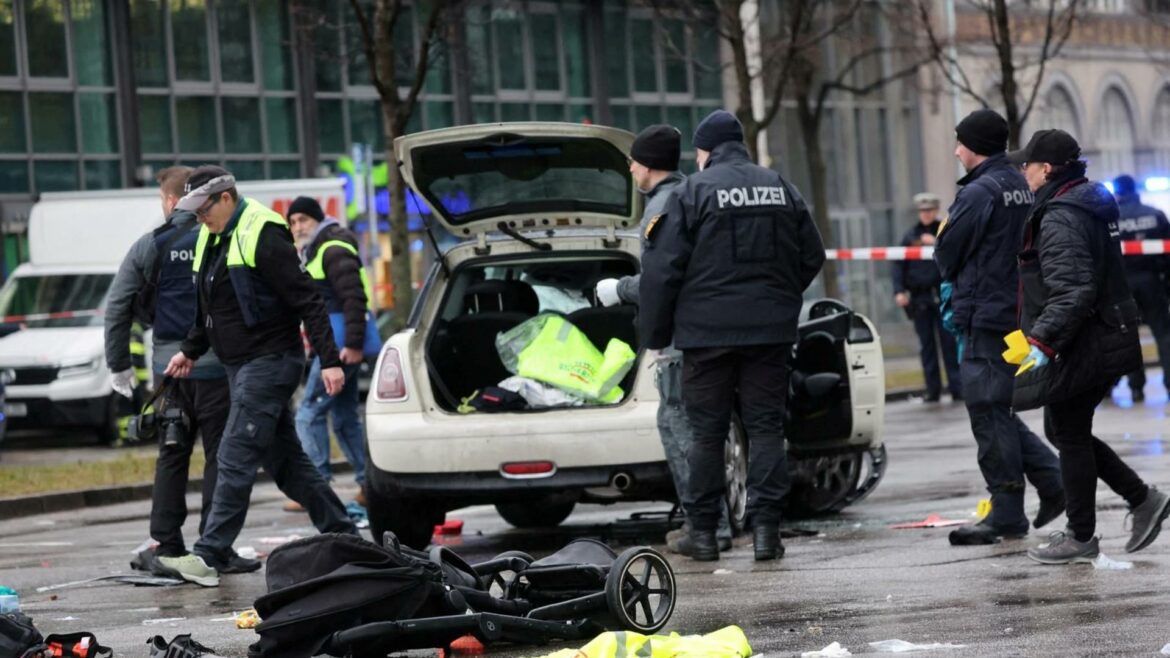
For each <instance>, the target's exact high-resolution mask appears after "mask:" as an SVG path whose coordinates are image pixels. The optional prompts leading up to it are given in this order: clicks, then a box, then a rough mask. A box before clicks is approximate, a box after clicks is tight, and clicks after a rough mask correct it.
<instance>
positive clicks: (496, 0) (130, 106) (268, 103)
mask: <svg viewBox="0 0 1170 658" xmlns="http://www.w3.org/2000/svg"><path fill="white" fill-rule="evenodd" d="M293 5H294V3H291V2H290V0H230V1H229V0H0V204H3V206H4V208H5V210H4V214H5V215H6V216H10V215H11V213H10V212H9V210H8V208H9V207H10V206H13V205H17V206H20V205H21V204H23V207H25V208H27V204H28V203H29V202H31V200H32V199H33V198H35V195H36V194H38V193H41V192H47V191H58V190H94V189H108V188H119V187H128V186H133V185H136V184H140V183H142V182H146V183H147V184H151V180H150V175H151V174H152V173H153V172H154V171H157V170H158V169H160V168H162V167H165V166H168V165H170V164H174V163H184V164H198V163H206V162H214V163H219V164H223V165H225V166H228V167H230V168H232V169H233V170H234V171H235V172H236V173H237V174H238V175H239V177H240V178H244V179H263V178H288V177H300V176H314V175H317V174H318V173H319V172H320V171H321V170H322V169H323V168H324V167H329V166H331V165H332V164H333V163H334V162H335V161H336V160H337V158H339V157H342V156H345V155H348V154H349V152H350V149H351V146H352V145H353V144H354V143H357V142H364V143H369V144H372V145H374V146H375V147H376V148H377V149H384V148H385V146H386V135H385V133H386V131H385V125H384V122H383V116H382V112H381V106H380V104H379V103H378V101H377V93H376V91H375V89H374V86H373V84H372V83H371V81H370V78H369V68H368V63H367V61H366V59H367V58H366V55H365V51H364V49H363V47H362V39H361V33H360V30H359V28H358V24H357V22H356V20H355V16H354V14H353V8H352V6H351V4H350V2H349V1H348V0H298V2H297V3H295V5H296V6H295V8H294V6H293ZM363 6H364V7H365V8H366V9H367V11H368V12H369V13H368V14H367V15H368V16H369V17H370V18H371V19H372V7H373V2H372V1H370V0H365V1H364V3H363ZM462 11H463V14H462V20H460V21H458V23H457V25H455V26H452V27H450V28H448V29H446V30H444V38H443V39H442V40H440V41H438V42H436V43H434V44H432V48H431V62H432V63H431V66H430V67H429V70H428V72H427V73H426V79H425V83H424V85H423V92H422V95H421V97H420V98H419V103H418V105H417V108H416V110H415V112H414V114H413V116H412V117H411V119H410V121H409V122H408V125H407V130H408V131H416V130H427V129H433V128H443V127H448V126H453V125H457V124H460V123H474V122H490V121H530V120H538V121H570V122H590V123H609V124H612V125H617V126H619V127H622V128H626V129H630V130H636V129H638V128H640V127H642V126H644V125H647V124H648V123H654V122H661V121H670V122H673V123H675V124H677V125H679V126H680V127H681V128H682V129H683V132H684V134H687V136H688V137H689V132H690V129H691V128H692V127H693V125H694V123H695V121H696V120H697V119H698V118H701V117H702V116H703V115H704V114H706V113H707V112H709V111H710V110H711V109H713V108H715V107H717V106H718V105H719V104H720V102H721V98H722V87H721V85H720V83H719V76H718V75H717V73H716V74H713V73H712V72H713V71H714V72H717V71H719V69H720V65H719V64H718V62H712V64H711V66H710V67H700V66H696V65H695V64H694V63H693V62H692V60H693V59H694V57H695V56H700V55H709V56H715V57H717V54H718V52H719V49H718V37H717V36H716V35H715V34H713V33H711V34H707V35H702V34H698V33H696V32H695V31H694V30H693V29H692V28H691V27H689V26H687V25H686V24H684V23H683V22H681V21H679V22H673V23H672V22H667V23H665V24H663V23H662V22H661V21H658V20H656V17H655V15H654V12H653V10H651V9H647V8H643V7H642V6H641V5H640V4H638V3H633V2H619V1H614V0H559V1H552V0H549V1H536V0H529V1H521V2H515V1H512V0H509V1H504V0H472V1H471V2H468V3H465V4H463V5H462ZM426 19H427V10H426V8H425V5H417V8H416V5H415V4H414V3H408V6H407V7H406V8H405V9H404V11H403V12H402V14H401V15H400V16H399V18H398V20H397V22H396V24H395V40H396V42H397V43H398V44H399V47H398V52H397V55H396V58H395V64H396V67H397V76H396V77H397V83H398V84H399V86H400V87H401V89H402V91H403V93H404V94H405V91H406V88H407V87H408V86H409V85H410V83H411V81H412V79H413V76H414V72H415V65H416V61H417V60H416V58H417V56H418V52H419V48H420V43H419V39H420V34H421V32H422V31H423V29H424V21H425V20H426ZM306 106H307V107H308V108H309V109H310V110H311V111H307V110H306ZM687 148H688V150H689V145H688V147H687ZM684 157H687V158H690V157H691V154H690V153H688V154H687V155H686V156H684ZM11 202H16V203H15V204H13V203H11Z"/></svg>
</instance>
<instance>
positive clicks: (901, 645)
mask: <svg viewBox="0 0 1170 658" xmlns="http://www.w3.org/2000/svg"><path fill="white" fill-rule="evenodd" d="M869 646H871V647H873V648H874V650H875V651H877V652H878V653H910V652H911V651H938V650H940V649H964V648H966V646H967V645H965V644H950V643H949V642H948V643H946V644H943V643H941V642H935V643H933V644H914V643H913V642H907V641H905V640H882V641H881V642H870V643H869Z"/></svg>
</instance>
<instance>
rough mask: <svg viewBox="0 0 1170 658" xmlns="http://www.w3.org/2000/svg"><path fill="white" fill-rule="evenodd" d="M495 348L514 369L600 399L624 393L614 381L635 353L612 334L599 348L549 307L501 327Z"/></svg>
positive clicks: (630, 364)
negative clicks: (543, 312)
mask: <svg viewBox="0 0 1170 658" xmlns="http://www.w3.org/2000/svg"><path fill="white" fill-rule="evenodd" d="M496 349H497V350H498V351H499V353H500V358H501V359H502V360H503V362H504V366H505V367H506V368H508V370H510V371H512V372H514V373H516V374H517V375H520V376H521V377H528V378H529V379H535V380H536V381H539V382H544V383H545V384H549V385H552V386H556V387H557V388H560V389H563V390H566V391H569V392H572V393H576V394H578V395H580V396H582V397H584V398H586V399H588V400H593V401H595V402H602V403H605V404H612V403H614V402H619V401H621V399H622V397H623V396H624V395H625V393H624V392H623V391H622V389H621V388H620V387H619V386H618V383H619V382H621V380H622V377H625V376H626V373H627V372H629V371H630V368H631V367H633V365H634V358H635V356H636V355H635V354H634V351H633V350H632V349H630V346H629V345H627V344H626V343H624V342H622V341H620V340H618V339H616V338H611V339H610V341H609V344H608V345H606V347H605V354H602V353H601V352H599V351H598V350H597V348H596V347H595V346H594V345H593V343H591V342H590V341H589V338H588V337H587V336H586V335H585V334H584V332H582V331H581V330H580V329H578V328H577V327H575V326H573V324H572V323H570V322H569V321H568V320H566V319H565V318H563V317H561V316H559V315H554V314H551V313H545V314H541V315H538V316H536V317H534V318H532V319H530V320H525V321H524V322H521V323H520V324H519V325H517V326H516V327H514V328H513V329H510V330H508V331H505V332H503V333H501V334H500V335H499V336H497V337H496Z"/></svg>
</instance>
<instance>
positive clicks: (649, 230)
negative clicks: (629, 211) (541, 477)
mask: <svg viewBox="0 0 1170 658" xmlns="http://www.w3.org/2000/svg"><path fill="white" fill-rule="evenodd" d="M660 219H662V215H654V216H653V217H651V218H650V221H649V222H646V230H645V231H644V232H643V233H642V237H644V238H646V239H647V240H649V239H650V236H652V235H654V229H656V228H658V220H660Z"/></svg>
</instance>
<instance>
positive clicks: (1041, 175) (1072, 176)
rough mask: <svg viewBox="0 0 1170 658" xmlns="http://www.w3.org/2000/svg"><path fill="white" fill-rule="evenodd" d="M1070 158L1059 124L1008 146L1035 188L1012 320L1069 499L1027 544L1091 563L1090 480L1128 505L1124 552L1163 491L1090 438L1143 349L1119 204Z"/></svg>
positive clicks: (1165, 503) (1076, 155) (1156, 510)
mask: <svg viewBox="0 0 1170 658" xmlns="http://www.w3.org/2000/svg"><path fill="white" fill-rule="evenodd" d="M1080 156H1081V147H1080V145H1079V144H1077V141H1076V140H1075V139H1073V137H1072V136H1071V135H1069V134H1068V133H1066V132H1064V131H1063V130H1041V131H1038V132H1037V133H1036V134H1034V135H1033V136H1032V139H1031V140H1030V141H1029V142H1028V145H1027V146H1026V147H1024V148H1023V149H1021V150H1019V151H1015V152H1013V153H1012V154H1011V155H1010V158H1011V160H1012V162H1013V163H1016V164H1022V165H1024V176H1025V177H1026V178H1027V181H1028V186H1029V187H1030V188H1031V189H1032V191H1033V192H1035V193H1036V204H1035V207H1034V208H1033V210H1032V213H1031V216H1030V217H1029V218H1028V223H1027V226H1026V229H1025V232H1024V234H1023V235H1024V242H1023V250H1022V251H1021V252H1020V254H1019V262H1020V266H1019V267H1020V278H1021V280H1022V283H1023V285H1022V291H1023V298H1022V300H1021V301H1022V303H1021V305H1020V324H1021V328H1022V329H1023V331H1024V333H1025V334H1027V336H1028V342H1029V343H1030V344H1031V346H1032V348H1031V354H1029V355H1028V358H1027V359H1025V360H1024V362H1023V364H1022V366H1021V369H1020V371H1021V372H1020V374H1024V373H1027V372H1028V371H1034V372H1033V374H1031V375H1030V376H1029V377H1027V378H1024V379H1020V378H1017V384H1018V383H1019V382H1025V381H1029V380H1032V381H1034V380H1035V378H1037V377H1040V376H1044V375H1047V377H1049V378H1050V379H1049V389H1048V390H1049V391H1050V395H1049V399H1048V401H1047V404H1046V406H1045V408H1044V425H1045V433H1046V434H1047V435H1048V439H1049V440H1050V441H1052V443H1053V444H1054V445H1056V447H1057V448H1058V449H1059V450H1060V468H1061V474H1062V475H1063V478H1064V487H1065V495H1066V496H1067V498H1068V527H1067V529H1066V530H1065V531H1064V532H1059V533H1053V535H1052V536H1051V537H1050V538H1049V541H1048V543H1047V544H1045V545H1043V546H1041V547H1037V548H1033V549H1031V550H1029V551H1028V557H1030V558H1032V559H1033V560H1035V561H1037V562H1041V563H1043V564H1070V563H1074V562H1092V561H1093V560H1094V559H1095V558H1096V557H1097V556H1098V555H1099V554H1100V550H1099V548H1098V543H1097V537H1095V536H1094V533H1095V531H1096V506H1097V478H1101V480H1102V481H1104V482H1105V484H1107V485H1109V488H1110V489H1112V490H1113V491H1114V492H1116V493H1117V494H1118V495H1119V496H1121V497H1122V498H1124V499H1125V502H1126V503H1127V504H1128V505H1129V508H1130V511H1131V513H1132V515H1133V528H1132V531H1131V534H1130V539H1129V541H1128V542H1127V543H1126V545H1125V550H1126V551H1127V552H1130V553H1133V552H1135V551H1139V550H1141V549H1143V548H1145V547H1146V546H1148V545H1149V544H1150V543H1151V542H1152V541H1154V539H1155V538H1156V537H1157V536H1158V533H1159V531H1160V530H1161V528H1162V522H1163V521H1164V520H1165V519H1166V517H1167V516H1170V496H1168V495H1166V494H1165V493H1162V492H1160V491H1158V490H1157V489H1156V488H1154V487H1151V486H1148V485H1147V484H1146V483H1145V482H1143V481H1142V479H1141V478H1140V477H1138V475H1137V474H1136V473H1134V472H1133V469H1131V468H1130V467H1129V466H1128V465H1127V464H1126V463H1125V462H1123V461H1121V458H1120V457H1118V456H1117V454H1116V453H1114V452H1113V449H1112V448H1110V447H1109V446H1108V445H1107V444H1106V443H1105V442H1103V441H1101V440H1100V439H1098V438H1097V437H1095V436H1093V412H1094V410H1095V409H1096V408H1097V405H1098V404H1099V403H1100V402H1101V399H1102V398H1103V397H1105V395H1107V394H1108V392H1109V389H1110V388H1111V387H1112V386H1113V380H1114V379H1115V378H1116V377H1118V376H1120V375H1121V374H1123V373H1124V372H1125V371H1126V369H1127V368H1130V367H1133V366H1134V365H1135V364H1137V363H1140V361H1141V348H1140V347H1139V345H1138V340H1137V332H1136V331H1135V330H1134V322H1135V321H1136V319H1137V306H1136V304H1134V301H1133V298H1132V296H1131V295H1130V291H1129V286H1128V284H1127V283H1126V280H1125V276H1124V274H1123V268H1122V265H1121V260H1122V256H1121V250H1120V247H1119V244H1118V233H1119V232H1118V228H1117V218H1118V210H1117V204H1116V203H1115V202H1114V200H1113V197H1112V196H1110V194H1109V191H1108V190H1106V189H1105V186H1104V185H1101V184H1100V183H1092V182H1089V180H1088V179H1086V178H1085V162H1084V161H1083V160H1081V159H1080ZM1057 359H1059V362H1057V363H1055V364H1054V363H1052V361H1053V360H1057ZM1046 370H1047V372H1045V371H1046ZM1058 391H1059V392H1058Z"/></svg>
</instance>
